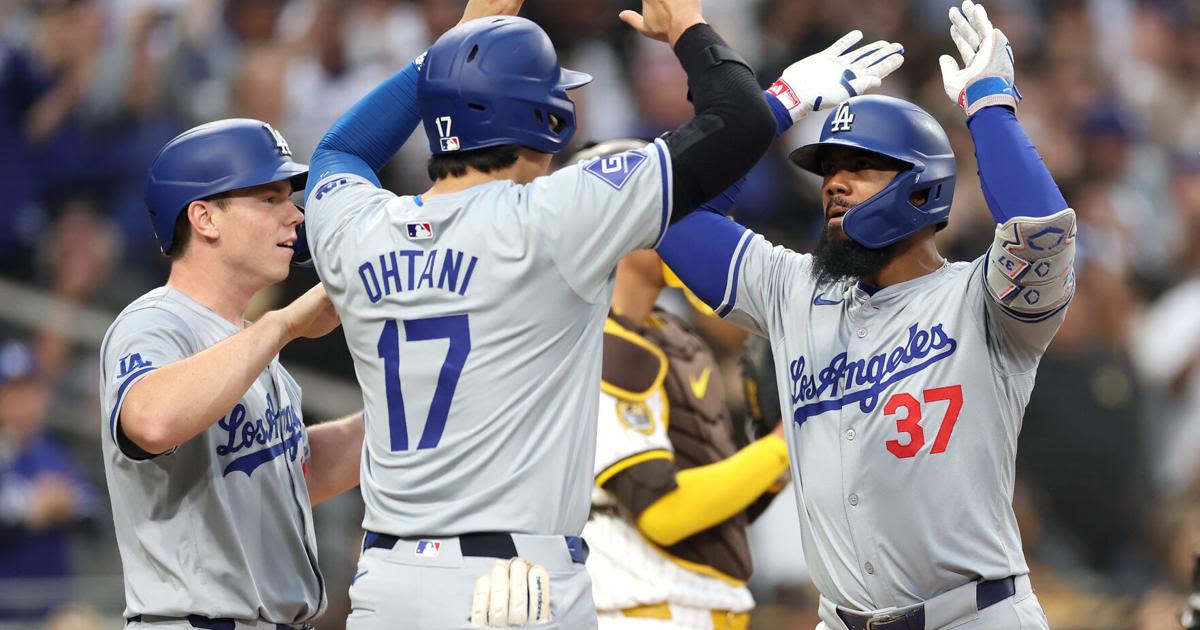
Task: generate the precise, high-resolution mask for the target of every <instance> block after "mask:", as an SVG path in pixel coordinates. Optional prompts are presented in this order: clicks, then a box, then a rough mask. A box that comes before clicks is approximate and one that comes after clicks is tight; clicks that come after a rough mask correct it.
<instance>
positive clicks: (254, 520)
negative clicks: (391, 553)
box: [100, 287, 325, 623]
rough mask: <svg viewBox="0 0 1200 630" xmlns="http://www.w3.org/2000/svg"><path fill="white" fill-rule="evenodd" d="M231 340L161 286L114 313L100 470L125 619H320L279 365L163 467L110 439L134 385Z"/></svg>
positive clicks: (291, 412)
mask: <svg viewBox="0 0 1200 630" xmlns="http://www.w3.org/2000/svg"><path fill="white" fill-rule="evenodd" d="M239 330H240V329H239V328H238V327H237V326H234V325H233V324H231V323H229V322H228V321H226V320H224V319H222V318H221V317H219V316H218V315H217V314H215V313H213V312H212V311H211V310H209V309H207V308H205V307H204V306H202V305H200V304H199V303H197V302H195V301H194V300H192V299H191V298H189V297H188V296H187V295H185V294H183V293H182V292H180V291H177V290H175V289H173V288H170V287H160V288H158V289H154V290H153V291H150V292H149V293H147V294H145V295H143V296H142V297H140V298H138V299H137V300H136V301H134V302H133V303H132V304H130V305H129V306H128V307H127V308H126V309H125V310H124V311H122V312H121V314H120V315H119V316H118V317H117V319H116V321H114V322H113V324H112V326H111V327H109V329H108V333H107V334H106V335H105V337H104V342H103V345H102V347H101V351H100V354H101V360H100V374H101V376H100V400H101V415H102V421H103V434H104V435H103V440H102V441H103V450H104V469H105V475H106V477H107V478H108V487H109V495H110V496H111V498H112V506H113V520H114V522H115V525H116V532H117V543H118V547H119V549H120V553H121V563H122V565H123V569H124V573H125V599H126V608H125V617H131V616H133V615H157V616H164V617H180V616H186V615H189V614H197V615H202V616H205V617H231V618H234V619H243V620H254V619H262V620H266V621H271V622H275V623H295V622H301V621H306V620H309V619H312V618H314V617H316V616H317V615H319V614H320V613H321V611H322V610H323V609H324V608H325V591H324V583H323V581H322V578H321V574H320V571H319V570H318V568H317V555H316V554H317V551H316V550H317V546H316V539H315V537H314V535H313V523H312V510H311V504H310V502H309V497H308V489H307V486H306V485H305V482H304V466H305V463H306V462H307V461H308V457H309V444H308V438H307V434H306V433H305V430H304V422H303V418H302V417H301V413H300V402H301V400H300V388H299V386H298V385H297V384H296V382H295V381H294V380H292V377H291V376H289V375H288V373H287V371H286V370H284V369H283V367H282V366H281V365H279V361H278V358H276V359H274V360H273V361H272V362H271V364H270V366H269V367H268V368H267V370H266V371H264V372H263V373H262V374H261V375H260V376H259V377H258V380H256V381H255V382H254V384H253V385H252V386H251V387H250V390H249V391H248V392H246V395H245V396H244V397H243V398H242V399H241V400H240V401H238V403H237V404H235V405H234V406H233V408H232V409H230V410H229V412H228V413H227V414H226V415H225V417H223V418H221V419H220V420H218V421H217V423H216V424H214V425H213V426H211V427H210V428H208V429H207V430H206V431H204V432H203V433H201V434H200V435H198V436H196V437H194V438H192V439H190V440H188V441H187V442H184V443H183V444H180V445H179V446H178V447H176V448H175V449H172V450H171V451H169V452H167V453H165V454H162V455H159V456H157V457H141V456H139V455H138V454H137V453H136V447H133V448H130V443H129V442H127V441H126V440H125V438H124V437H123V436H122V435H121V434H120V433H119V428H118V424H119V420H120V413H121V404H122V402H124V399H125V396H126V394H128V392H129V390H130V388H131V387H132V386H133V385H134V384H135V383H137V382H138V381H140V380H141V379H143V378H145V377H146V376H147V375H148V374H150V373H151V372H153V371H154V370H155V369H157V368H160V367H162V366H164V365H167V364H169V363H171V362H173V361H178V360H180V359H184V358H187V357H189V356H191V355H193V354H195V353H197V352H200V351H202V350H204V349H205V348H208V347H210V346H212V345H214V344H216V343H217V342H219V341H221V340H223V339H225V338H227V337H229V336H231V335H233V334H235V333H237V332H238V331H239ZM123 447H124V448H123Z"/></svg>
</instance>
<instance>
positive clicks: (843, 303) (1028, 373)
mask: <svg viewBox="0 0 1200 630" xmlns="http://www.w3.org/2000/svg"><path fill="white" fill-rule="evenodd" d="M950 17H951V23H952V25H951V36H952V38H953V40H954V42H955V44H956V45H957V47H958V50H959V52H960V53H961V55H962V58H963V62H964V64H965V67H964V68H959V67H958V65H957V64H956V63H955V62H954V60H953V59H952V58H950V57H948V56H943V57H942V58H941V67H942V73H943V81H944V84H945V87H946V92H947V94H948V95H949V96H950V98H951V99H953V100H954V101H955V102H956V103H958V104H959V105H960V106H961V107H962V109H963V110H964V112H965V113H966V116H967V126H968V127H969V129H970V132H971V136H972V138H973V139H974V142H975V149H976V158H977V160H978V163H979V172H980V178H981V181H982V185H983V192H984V196H985V198H986V200H987V204H988V207H989V209H990V211H991V213H992V215H993V217H994V219H995V221H996V223H997V228H996V234H995V240H994V242H993V244H992V246H991V248H990V249H989V250H988V251H987V252H986V253H985V254H984V255H983V256H981V257H980V258H978V259H977V260H975V261H973V262H970V263H953V264H952V263H948V262H946V261H945V260H944V259H943V258H942V257H941V255H940V254H939V253H938V251H937V247H936V245H935V242H934V233H935V232H936V231H937V230H938V229H939V228H941V227H943V226H944V225H945V224H946V222H947V221H948V219H949V212H950V203H951V199H952V196H953V192H954V183H955V162H954V155H953V153H952V152H951V148H950V144H949V142H948V141H947V138H946V135H945V133H944V131H943V130H942V128H941V127H940V126H939V125H938V123H937V121H935V120H934V119H933V118H932V117H931V116H930V115H929V114H927V113H926V112H925V111H923V110H921V109H920V108H918V107H916V106H915V105H912V104H911V103H907V102H904V101H901V100H898V99H894V98H888V97H881V96H860V97H856V98H851V99H849V100H846V101H845V102H843V103H841V104H840V105H839V106H838V107H837V109H836V110H834V111H833V113H832V114H831V115H830V116H829V117H828V118H827V120H826V121H825V125H824V127H823V128H822V130H821V136H820V141H819V142H817V143H815V144H810V145H807V146H803V147H801V148H799V149H797V150H796V151H794V152H793V153H792V155H791V157H792V160H793V161H794V162H795V163H796V164H798V165H799V166H801V167H802V168H805V169H807V170H810V171H813V172H815V173H817V174H819V175H821V176H822V177H823V180H824V183H823V186H822V198H823V200H824V204H825V215H826V221H827V222H826V228H825V233H824V235H823V238H822V240H821V242H820V244H819V245H818V247H817V249H816V251H815V252H814V253H813V254H812V255H804V254H798V253H795V252H792V251H789V250H787V249H785V248H782V247H772V246H771V244H770V243H768V242H766V241H765V240H764V239H763V238H762V237H760V236H758V235H756V234H754V233H752V232H750V231H749V230H746V229H745V228H743V227H741V226H739V225H737V224H736V223H734V222H732V221H729V220H727V219H725V218H724V217H721V216H719V215H717V214H713V213H697V214H696V215H695V216H692V217H689V218H688V219H687V220H685V221H682V222H680V223H678V224H676V225H675V226H673V227H672V229H671V230H670V233H669V235H668V236H667V239H666V240H665V241H664V243H663V244H662V246H661V247H660V248H659V251H660V253H662V255H663V258H664V259H665V260H666V262H667V263H668V264H669V265H670V266H671V268H672V269H674V270H675V271H676V272H677V273H679V275H680V277H681V278H683V280H684V281H685V283H687V285H688V286H689V287H691V288H692V289H693V290H695V291H696V293H697V294H698V295H699V296H700V297H701V298H702V299H704V300H705V302H707V303H708V304H709V305H711V306H713V307H714V308H715V309H716V310H717V312H718V313H719V314H720V315H722V316H724V317H726V318H728V319H730V320H731V321H734V322H735V323H738V324H740V325H742V326H744V327H746V328H748V329H749V330H751V331H752V332H755V333H758V334H760V335H764V336H767V337H769V338H770V340H771V345H772V349H773V351H774V356H775V363H776V370H777V374H778V379H777V382H778V385H779V391H780V393H781V395H780V402H781V404H782V406H783V409H784V413H785V417H788V416H790V418H791V420H792V421H791V422H788V423H786V424H787V431H786V432H787V438H788V445H789V451H790V453H791V455H792V464H791V470H792V477H793V480H794V482H795V484H794V487H795V492H796V496H797V500H798V503H799V505H800V510H799V517H800V521H801V525H802V528H801V530H802V532H803V536H802V542H803V546H804V556H805V559H806V561H807V563H808V567H809V569H810V571H811V572H812V577H813V581H814V582H815V584H816V586H817V588H818V589H819V590H820V592H821V595H822V596H821V601H820V611H819V613H820V616H821V619H822V625H821V626H819V627H820V628H824V629H836V630H845V629H847V628H849V629H851V630H863V629H864V628H873V629H876V630H880V629H887V630H896V629H901V628H903V629H906V630H911V629H912V628H921V629H935V628H956V629H964V630H965V629H970V630H979V629H986V630H1001V629H1003V630H1017V629H1029V628H1038V629H1041V628H1046V627H1047V623H1046V619H1045V616H1044V614H1043V613H1042V610H1041V606H1040V604H1039V603H1038V600H1037V597H1036V596H1035V595H1034V594H1033V592H1032V591H1031V589H1030V585H1029V578H1028V576H1027V573H1028V567H1027V565H1026V563H1025V559H1024V556H1023V553H1022V550H1021V539H1020V536H1019V532H1018V531H1017V523H1016V518H1015V517H1014V514H1013V510H1012V504H1011V502H1012V493H1013V477H1014V467H1015V466H1014V462H1015V458H1016V447H1017V434H1018V432H1019V431H1020V427H1021V414H1022V411H1023V409H1024V406H1025V404H1026V402H1027V400H1028V398H1029V393H1030V390H1031V388H1032V387H1033V383H1034V375H1035V373H1036V370H1037V365H1038V361H1039V359H1040V358H1041V355H1042V353H1043V352H1044V350H1045V348H1046V346H1047V345H1048V344H1049V342H1050V340H1051V338H1052V337H1053V335H1054V333H1055V331H1056V330H1057V329H1058V326H1059V324H1060V323H1061V322H1062V319H1063V317H1064V314H1065V310H1066V306H1067V303H1068V302H1069V301H1070V298H1071V296H1072V294H1073V291H1074V273H1073V270H1072V264H1073V259H1074V251H1075V234H1076V232H1075V230H1076V227H1075V213H1074V212H1073V211H1072V210H1071V209H1070V208H1068V207H1067V203H1066V201H1065V200H1064V199H1063V197H1062V195H1061V194H1060V193H1059V191H1058V188H1057V186H1056V185H1055V183H1054V180H1053V179H1052V178H1051V176H1050V174H1049V173H1048V172H1047V170H1046V168H1045V166H1044V165H1043V163H1042V161H1041V159H1040V157H1039V156H1038V154H1037V151H1036V149H1034V147H1033V145H1032V143H1031V142H1030V141H1029V139H1028V138H1027V137H1026V136H1025V134H1024V132H1023V131H1022V130H1021V128H1020V125H1019V124H1018V123H1017V119H1016V116H1015V108H1016V105H1017V102H1018V101H1019V100H1020V93H1019V92H1018V91H1017V90H1016V88H1015V87H1014V84H1013V78H1014V72H1013V58H1012V54H1011V50H1010V48H1009V46H1008V42H1007V40H1006V38H1005V37H1004V34H1003V33H1001V32H1000V31H999V30H997V29H994V28H993V27H992V25H991V23H990V22H989V20H988V18H987V13H986V12H985V11H984V9H983V7H981V6H978V5H975V4H973V3H972V2H970V1H967V2H964V3H963V5H962V7H961V9H960V8H958V7H955V8H954V9H952V10H951V13H950Z"/></svg>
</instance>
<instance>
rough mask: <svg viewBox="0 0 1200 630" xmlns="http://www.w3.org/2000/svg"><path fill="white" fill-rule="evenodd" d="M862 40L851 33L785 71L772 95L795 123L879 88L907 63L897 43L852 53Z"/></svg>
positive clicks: (882, 43)
mask: <svg viewBox="0 0 1200 630" xmlns="http://www.w3.org/2000/svg"><path fill="white" fill-rule="evenodd" d="M862 38H863V34H862V31H850V32H849V33H846V34H845V35H843V36H842V37H841V39H839V40H837V41H836V42H834V43H833V45H832V46H830V47H829V48H826V49H825V50H822V51H821V52H819V53H817V54H815V55H811V56H808V57H805V58H804V59H801V60H800V61H797V62H796V63H794V64H792V65H790V66H788V68H787V69H786V70H784V71H783V76H781V77H780V78H779V80H778V81H776V82H775V83H774V84H773V85H772V86H771V88H770V91H771V93H772V94H774V95H775V97H776V98H778V99H779V101H780V102H781V103H783V104H784V106H785V107H787V108H788V113H790V114H791V115H792V120H793V121H798V120H800V119H801V118H803V117H805V116H807V115H808V114H809V112H815V111H817V110H820V109H829V108H830V107H834V106H836V105H838V104H840V103H841V102H842V101H845V100H846V99H848V98H850V97H852V96H858V95H859V94H862V93H863V92H866V91H867V90H871V89H874V88H877V87H879V85H880V83H881V82H882V81H883V79H884V77H886V76H888V75H889V74H891V73H893V72H895V71H896V69H897V68H899V67H900V65H901V64H903V63H904V47H903V46H901V45H900V44H897V43H892V42H886V41H882V40H880V41H877V42H875V43H873V44H869V45H867V46H859V47H858V48H856V49H854V50H850V48H851V47H852V46H854V45H855V44H856V43H858V42H859V41H861V40H862Z"/></svg>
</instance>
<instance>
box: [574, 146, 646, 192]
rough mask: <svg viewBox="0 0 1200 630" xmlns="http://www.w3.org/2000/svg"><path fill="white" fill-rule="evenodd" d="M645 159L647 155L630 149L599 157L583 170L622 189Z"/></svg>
mask: <svg viewBox="0 0 1200 630" xmlns="http://www.w3.org/2000/svg"><path fill="white" fill-rule="evenodd" d="M645 161H646V156H644V155H642V154H641V153H634V152H632V151H628V152H626V153H618V154H617V155H610V156H608V157H602V158H598V159H596V160H594V161H593V162H592V163H591V164H588V165H587V166H585V167H583V170H585V171H587V172H589V173H591V174H592V175H595V176H596V177H599V178H600V179H602V180H604V181H605V183H607V184H608V185H609V186H612V187H613V188H615V189H617V190H621V189H622V188H624V187H625V184H626V183H627V182H628V181H629V178H630V177H632V176H633V172H634V171H636V170H637V169H638V167H639V166H641V165H642V162H645Z"/></svg>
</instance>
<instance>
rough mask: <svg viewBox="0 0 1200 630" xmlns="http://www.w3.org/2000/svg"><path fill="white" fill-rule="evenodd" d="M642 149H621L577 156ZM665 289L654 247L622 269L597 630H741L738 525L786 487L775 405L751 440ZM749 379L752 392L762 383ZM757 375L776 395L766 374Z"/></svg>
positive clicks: (743, 561) (607, 377)
mask: <svg viewBox="0 0 1200 630" xmlns="http://www.w3.org/2000/svg"><path fill="white" fill-rule="evenodd" d="M644 144H645V143H644V142H642V141H640V140H615V141H612V142H607V143H603V144H600V145H597V146H595V147H593V148H590V149H587V150H585V151H583V152H581V153H580V154H579V155H578V156H576V160H577V161H585V160H590V159H592V158H596V157H602V156H606V155H610V154H613V153H618V152H621V151H627V150H632V149H637V148H640V147H641V146H642V145H644ZM667 286H682V285H680V284H679V283H678V279H676V278H675V277H674V274H672V273H671V272H670V270H669V269H667V268H666V267H664V266H663V264H662V260H661V259H660V258H659V257H658V254H657V253H655V252H654V251H652V250H640V251H636V252H633V253H632V254H629V255H627V256H626V257H625V258H624V259H622V260H621V262H620V264H619V265H618V267H617V278H616V288H615V290H614V293H613V308H612V311H611V312H610V315H609V318H608V320H607V321H606V322H605V324H604V362H603V372H602V377H603V381H602V383H601V390H602V391H601V396H600V413H599V428H598V431H597V440H596V441H597V444H596V463H595V474H596V486H595V488H594V489H593V491H592V512H591V515H590V517H589V519H588V523H587V526H586V527H585V528H584V532H583V534H584V536H585V538H586V539H587V541H588V544H589V545H590V547H591V550H592V554H591V556H590V558H589V560H588V571H589V573H591V575H592V594H593V597H594V599H595V601H596V608H597V611H598V614H599V619H600V628H602V629H604V628H630V627H638V628H705V629H707V628H714V629H718V630H720V629H730V630H733V629H739V630H740V629H743V628H746V627H747V625H748V622H749V611H750V609H751V608H753V607H754V599H753V598H752V597H751V595H750V591H749V590H748V589H747V588H746V586H745V582H746V580H747V579H748V578H749V577H750V573H751V570H752V563H751V557H750V547H749V543H748V541H747V537H746V527H747V526H748V525H749V524H750V522H751V521H753V520H754V519H755V518H756V517H757V516H758V515H759V514H761V513H762V511H763V510H764V509H766V507H767V506H768V505H769V504H770V502H771V500H772V499H774V498H775V496H776V494H777V493H778V492H779V491H780V490H782V489H783V487H784V485H785V484H786V480H787V461H788V460H787V446H786V444H785V443H784V440H783V427H782V425H781V424H780V423H779V418H780V414H779V411H778V401H777V399H775V398H772V397H768V398H767V399H766V400H768V401H770V403H769V404H768V405H766V406H763V405H761V404H760V403H759V401H758V400H757V399H756V400H755V401H754V402H753V403H752V404H751V405H750V407H751V409H753V410H755V411H756V412H758V413H757V417H756V418H755V419H754V422H755V423H757V424H758V426H764V425H765V423H768V422H769V425H766V426H765V428H763V429H761V430H760V431H759V435H758V436H756V437H758V438H760V439H757V440H755V441H753V442H751V443H749V444H746V438H745V435H746V433H749V432H753V431H754V429H750V430H749V431H747V430H746V429H744V428H743V426H742V424H741V423H740V422H738V423H735V419H734V417H733V416H732V415H731V414H730V411H729V409H728V407H727V405H726V395H725V389H724V386H723V385H722V381H721V378H720V376H719V374H717V365H716V362H715V360H714V358H713V352H712V351H711V350H710V349H709V347H708V345H707V344H706V343H705V342H704V340H703V339H701V338H700V337H699V336H698V335H697V334H696V333H695V332H694V331H693V330H692V328H691V326H689V325H688V324H687V323H686V322H685V321H684V320H682V319H680V318H679V317H676V316H674V315H671V314H669V313H667V312H665V311H663V310H661V309H658V308H655V306H654V304H655V300H656V299H657V297H658V295H659V293H660V292H661V291H662V289H663V288H665V287H667ZM767 352H769V350H767ZM759 354H761V353H759ZM756 365H759V366H767V367H768V368H769V367H770V366H771V361H770V359H769V357H768V358H767V359H766V361H765V362H762V361H759V362H757V363H756ZM746 372H747V376H749V377H751V380H750V381H749V383H750V386H749V387H748V389H749V390H750V392H751V393H754V392H756V391H757V390H758V389H759V388H758V379H755V378H753V374H754V370H747V371H746ZM765 380H766V381H768V383H769V384H768V385H767V388H768V389H769V388H770V387H772V386H773V384H774V383H773V381H774V377H773V376H768V377H767V378H766V379H765ZM771 405H774V410H773V411H772V407H771ZM764 409H765V410H766V411H767V413H766V415H765V416H764V415H763V414H762V411H763V410H764ZM772 429H773V430H772Z"/></svg>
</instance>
